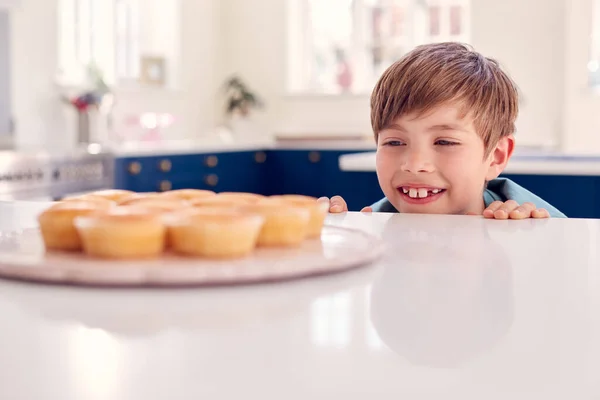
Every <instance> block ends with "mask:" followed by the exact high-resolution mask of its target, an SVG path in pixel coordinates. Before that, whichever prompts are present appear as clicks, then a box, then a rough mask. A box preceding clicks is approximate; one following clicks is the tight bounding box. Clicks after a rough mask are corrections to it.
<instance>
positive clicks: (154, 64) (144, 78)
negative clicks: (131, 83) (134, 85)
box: [140, 56, 166, 86]
mask: <svg viewBox="0 0 600 400" xmlns="http://www.w3.org/2000/svg"><path fill="white" fill-rule="evenodd" d="M165 64H166V63H165V59H164V57H155V56H142V57H141V58H140V83H142V84H145V85H153V86H164V85H165V82H166V70H165V68H166V66H165Z"/></svg>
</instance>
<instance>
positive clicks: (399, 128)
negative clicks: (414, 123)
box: [386, 123, 406, 132]
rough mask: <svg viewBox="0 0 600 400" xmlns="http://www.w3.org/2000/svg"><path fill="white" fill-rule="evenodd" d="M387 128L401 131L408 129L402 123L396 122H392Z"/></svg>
mask: <svg viewBox="0 0 600 400" xmlns="http://www.w3.org/2000/svg"><path fill="white" fill-rule="evenodd" d="M386 129H391V130H394V131H400V132H406V129H404V128H403V127H402V125H399V124H396V123H393V124H390V125H389V126H388V127H387V128H386Z"/></svg>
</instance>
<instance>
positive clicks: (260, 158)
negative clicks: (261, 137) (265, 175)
mask: <svg viewBox="0 0 600 400" xmlns="http://www.w3.org/2000/svg"><path fill="white" fill-rule="evenodd" d="M254 161H256V162H257V163H259V164H263V163H264V162H265V161H267V153H265V152H264V151H258V152H256V153H255V154H254Z"/></svg>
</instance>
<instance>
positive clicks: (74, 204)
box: [44, 200, 111, 214]
mask: <svg viewBox="0 0 600 400" xmlns="http://www.w3.org/2000/svg"><path fill="white" fill-rule="evenodd" d="M110 207H111V204H110V203H104V202H101V203H99V202H96V201H89V200H70V201H58V202H56V203H54V204H52V205H51V206H50V207H48V208H47V209H46V210H45V211H44V213H55V214H58V213H69V212H77V211H82V212H86V211H92V212H97V211H101V210H108V209H109V208H110Z"/></svg>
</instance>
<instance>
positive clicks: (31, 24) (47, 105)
mask: <svg viewBox="0 0 600 400" xmlns="http://www.w3.org/2000/svg"><path fill="white" fill-rule="evenodd" d="M56 11H57V8H56V1H55V0H26V1H22V2H21V3H20V5H19V6H18V7H16V8H14V9H12V10H11V33H12V36H11V48H12V59H11V64H12V65H11V67H12V99H13V112H14V115H15V121H16V131H17V132H16V135H15V145H17V146H19V147H37V146H40V145H41V146H45V145H46V144H47V143H48V142H49V139H50V138H52V137H55V135H60V132H64V131H65V122H64V116H63V109H62V107H61V104H60V101H59V98H58V92H57V90H56V87H55V85H54V74H55V72H56V69H55V66H56V63H57V59H58V54H57V46H56V41H55V40H53V38H55V37H56V32H57V13H56Z"/></svg>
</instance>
